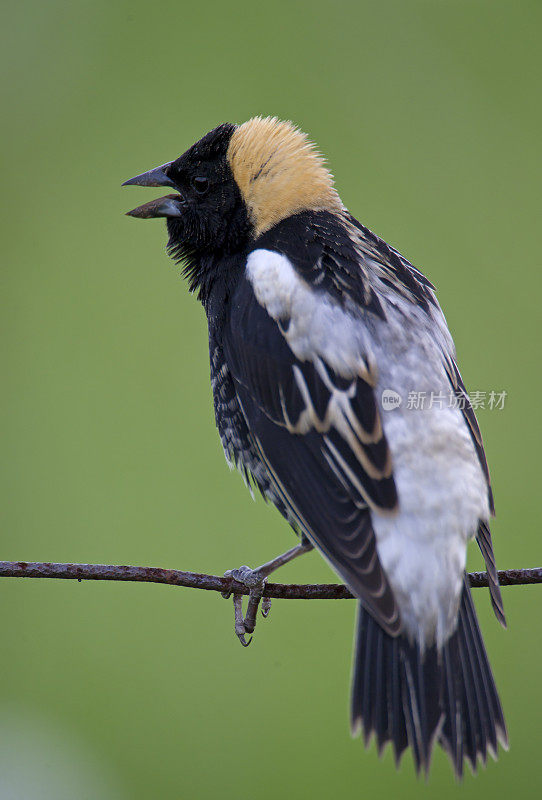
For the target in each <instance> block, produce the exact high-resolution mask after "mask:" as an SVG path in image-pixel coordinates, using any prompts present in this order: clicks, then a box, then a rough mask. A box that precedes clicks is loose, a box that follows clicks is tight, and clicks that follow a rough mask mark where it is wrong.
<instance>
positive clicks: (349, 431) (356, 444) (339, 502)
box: [223, 250, 400, 635]
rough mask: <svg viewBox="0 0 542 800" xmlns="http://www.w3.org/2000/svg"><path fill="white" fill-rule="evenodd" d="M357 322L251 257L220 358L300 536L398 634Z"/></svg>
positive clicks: (390, 500) (283, 265)
mask: <svg viewBox="0 0 542 800" xmlns="http://www.w3.org/2000/svg"><path fill="white" fill-rule="evenodd" d="M361 329H362V323H361V320H359V319H355V318H354V317H353V316H351V315H349V314H348V313H347V312H346V311H345V310H344V309H341V308H340V307H339V306H338V305H337V304H336V303H335V302H332V301H331V300H330V298H329V296H328V295H327V293H325V292H318V291H315V290H314V289H313V288H312V287H310V286H309V285H308V284H307V283H305V282H304V281H303V280H302V279H300V278H299V277H298V276H297V274H296V272H295V270H294V268H293V267H292V265H291V263H290V262H289V260H288V259H287V257H286V256H284V255H280V254H278V253H276V252H271V251H268V250H257V251H255V252H254V253H252V254H251V256H250V257H249V259H248V264H247V271H246V275H245V277H244V278H243V279H242V281H241V283H240V284H239V286H238V288H237V290H236V292H235V294H234V297H233V298H232V302H231V313H230V316H229V320H228V322H227V324H226V326H225V329H224V341H223V345H224V355H225V358H226V361H227V364H228V368H229V370H230V372H231V374H232V376H233V379H234V382H235V386H236V391H237V395H238V398H239V401H240V404H241V407H242V409H243V413H244V416H245V418H246V421H247V424H248V427H249V429H250V432H251V435H252V437H253V440H254V445H255V447H256V448H257V450H258V452H259V454H260V457H261V459H262V461H263V462H264V463H265V465H266V467H267V469H268V471H269V473H270V474H271V475H272V476H273V479H274V482H275V484H276V487H277V491H278V493H279V494H280V496H281V499H282V500H283V502H284V503H285V504H286V506H287V507H288V509H289V510H290V512H291V514H292V515H293V517H294V518H295V519H296V520H297V522H298V524H299V526H300V528H301V529H302V530H303V531H304V532H305V534H306V535H307V536H308V538H309V539H310V540H311V541H312V542H313V543H314V544H315V545H316V546H317V547H318V548H319V549H320V550H321V551H322V552H323V554H324V555H325V556H326V557H327V559H328V560H329V561H330V563H331V564H332V566H333V567H334V568H335V569H336V570H337V572H338V573H339V574H340V575H341V577H342V578H343V579H344V580H345V582H346V583H347V585H348V586H349V587H350V589H351V590H352V592H353V593H354V594H355V595H356V596H357V597H359V598H360V599H361V600H362V602H363V603H364V605H365V606H366V608H367V609H368V610H369V611H370V612H371V613H372V614H373V616H374V617H375V618H376V619H377V621H378V622H379V623H380V624H381V625H382V627H383V628H385V630H387V631H388V632H389V633H390V634H392V635H395V634H397V633H398V632H399V629H400V618H399V613H398V609H397V606H396V602H395V598H394V596H393V593H392V590H391V588H390V586H389V584H388V580H387V578H386V575H385V573H384V571H383V569H382V566H381V564H380V561H379V558H378V553H377V549H376V541H375V536H374V532H373V528H372V524H371V510H374V511H376V512H377V513H394V511H395V510H396V508H397V493H396V488H395V482H394V479H393V474H392V465H391V457H390V452H389V448H388V444H387V442H386V438H385V436H384V433H383V430H382V425H381V420H380V415H379V412H378V407H377V403H376V400H375V396H374V391H373V385H374V382H375V377H376V376H375V374H374V369H373V367H372V366H371V364H370V359H369V358H368V357H367V354H365V353H364V352H363V346H362V338H363V335H362V330H361Z"/></svg>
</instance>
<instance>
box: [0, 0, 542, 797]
mask: <svg viewBox="0 0 542 800" xmlns="http://www.w3.org/2000/svg"><path fill="white" fill-rule="evenodd" d="M265 6H266V7H265V9H264V4H248V3H240V2H236V0H230V2H229V3H216V4H213V3H205V4H203V3H201V4H195V3H183V2H174V3H169V2H156V0H155V2H153V3H148V2H140V0H130V2H114V3H111V2H105V0H88V1H87V2H84V1H82V0H78V1H76V2H73V1H72V2H58V1H55V0H51V2H48V3H42V2H37V0H34V2H24V1H23V2H19V3H18V4H15V3H11V4H10V5H9V7H7V6H6V7H5V9H4V15H3V18H4V23H3V26H2V32H1V34H0V36H1V37H2V39H3V41H2V45H1V48H0V54H1V55H0V58H1V59H2V62H3V63H2V95H3V97H2V108H3V111H4V113H3V124H2V130H1V133H0V137H1V154H2V162H3V164H2V175H3V182H4V188H3V191H2V201H1V202H2V214H1V217H0V226H1V230H2V252H3V259H2V261H3V264H2V278H3V281H2V282H3V291H2V311H1V322H2V328H3V335H2V354H3V359H2V384H3V385H2V392H1V401H2V407H3V408H2V416H1V419H2V425H3V428H4V430H3V433H2V441H3V452H4V458H3V462H4V475H3V479H2V493H3V497H2V500H1V510H2V539H1V554H0V557H1V558H3V559H26V560H54V561H80V562H102V563H131V564H143V565H154V566H166V567H178V568H184V569H192V570H196V571H208V572H214V573H222V572H223V571H224V570H226V569H228V568H231V567H235V566H238V565H239V564H243V563H249V564H251V565H256V564H258V563H260V562H261V561H263V560H266V559H267V558H269V557H270V556H272V555H275V554H276V553H278V552H279V551H281V550H282V549H285V548H287V547H289V546H291V545H292V544H293V539H292V535H291V533H290V531H289V529H288V527H287V526H286V525H285V524H284V523H283V522H282V520H281V518H280V517H279V515H278V514H277V513H276V512H275V511H274V510H273V509H270V508H268V507H266V506H265V504H263V503H262V502H257V503H253V502H252V501H251V500H250V497H249V495H248V493H247V491H246V489H245V488H244V486H243V484H242V482H241V480H240V479H239V477H238V476H237V475H235V474H230V473H229V472H228V470H227V469H226V466H225V463H224V458H223V456H222V453H221V448H220V444H219V440H218V436H217V434H216V431H215V429H214V424H213V419H212V405H211V396H210V388H209V378H208V371H209V368H208V360H207V343H206V326H205V320H204V316H203V313H202V310H201V308H200V307H199V306H198V304H197V303H196V301H195V300H194V298H192V297H190V296H189V295H188V293H187V291H186V287H185V286H184V285H183V283H182V281H181V279H180V276H179V270H178V268H176V267H175V266H173V265H172V263H171V262H170V261H169V260H168V258H167V257H166V255H165V252H164V245H165V230H164V225H163V223H161V222H153V223H152V224H150V223H149V224H142V223H141V222H139V221H134V220H132V219H128V218H126V217H124V216H123V212H124V211H126V210H127V209H129V208H132V207H133V206H135V205H137V204H139V203H140V202H143V201H144V200H148V199H149V195H148V194H147V193H146V192H145V193H144V191H143V190H133V189H122V190H121V188H120V184H121V182H122V181H123V180H125V179H127V178H129V177H131V176H132V175H134V174H137V173H139V172H142V171H143V170H145V169H148V168H150V167H153V166H155V165H157V164H161V163H163V162H164V161H167V160H170V159H172V158H175V157H176V156H177V155H179V154H180V153H181V152H183V151H184V150H185V149H186V148H187V147H188V146H189V145H190V144H192V142H193V141H195V140H196V139H197V138H199V137H200V136H201V135H202V134H203V133H205V132H206V131H207V130H209V129H210V128H212V127H214V126H215V125H217V124H218V123H220V122H223V121H226V120H228V121H236V122H241V121H243V120H245V119H247V118H249V117H250V116H252V115H255V114H275V115H278V116H279V117H282V118H289V119H293V120H295V121H296V122H297V123H298V124H299V125H300V126H301V127H302V128H303V129H304V130H306V131H307V132H308V133H309V134H310V135H311V137H312V138H313V139H314V140H316V142H317V143H318V144H319V146H320V147H321V149H322V151H323V152H324V153H325V154H326V155H327V157H328V159H329V162H330V164H331V167H332V170H333V172H334V174H335V176H336V181H337V185H338V188H339V191H340V193H341V195H342V197H343V200H344V201H345V203H346V204H347V206H348V207H349V208H350V210H351V211H352V212H353V213H354V214H355V215H356V216H358V217H359V218H360V219H361V220H362V221H363V222H365V223H366V224H367V225H369V227H371V228H372V229H373V230H375V232H377V233H379V234H380V235H381V236H383V237H384V238H386V239H387V240H388V241H389V242H390V243H391V244H393V245H395V246H396V247H398V248H399V249H400V250H401V251H402V252H403V253H404V254H405V255H406V256H407V257H408V258H410V259H411V260H412V261H413V262H414V263H415V264H416V265H419V266H420V268H422V269H423V270H424V271H425V272H426V273H427V274H428V276H429V277H430V278H431V280H433V281H434V282H435V283H436V285H437V288H438V290H439V298H440V301H441V303H442V305H443V307H444V310H445V312H446V314H447V317H448V321H449V323H450V327H451V329H452V331H453V333H454V336H455V340H456V344H457V349H458V354H459V360H460V365H461V368H462V371H463V375H464V378H465V381H466V383H467V386H468V387H469V388H470V389H471V390H479V391H491V390H492V389H494V390H506V391H507V392H508V399H507V403H506V406H505V409H504V410H503V411H489V410H486V411H480V412H479V419H480V423H481V427H482V431H483V434H484V437H485V442H486V448H487V453H488V458H489V462H490V465H491V469H492V475H493V482H494V488H495V496H496V505H497V513H498V516H497V519H496V521H495V523H494V526H493V530H494V538H495V547H496V553H497V557H498V562H499V565H500V566H501V567H523V566H537V565H540V564H541V563H542V555H541V547H540V535H539V529H538V528H539V524H540V523H539V519H540V515H539V511H538V508H539V507H538V498H539V493H540V492H539V483H538V480H539V478H538V474H539V469H538V459H539V453H540V449H541V442H540V423H539V406H540V397H541V391H542V387H541V384H540V367H539V352H538V351H539V336H540V334H539V331H540V315H539V295H540V289H541V280H540V272H539V261H540V256H539V252H540V244H539V229H540V223H539V219H538V217H539V213H540V177H541V176H540V169H539V157H540V122H541V119H540V117H541V112H540V102H539V90H540V47H539V32H540V25H541V22H542V14H541V5H540V3H538V2H532V3H531V2H520V3H513V2H506V3H503V2H495V0H492V2H471V1H467V0H458V1H457V2H451V0H450V2H444V0H442V1H441V2H438V0H434V1H433V2H418V1H417V0H395V2H391V1H390V2H373V3H367V2H359V0H358V1H357V2H345V1H344V2H343V1H341V0H337V1H336V2H334V3H327V2H323V1H322V0H311V1H310V2H307V1H306V2H296V1H295V0H294V1H293V2H292V0H290V2H274V3H272V4H265ZM470 565H471V567H472V568H481V558H480V556H479V555H478V553H477V551H476V550H475V547H474V546H473V547H472V549H471V554H470ZM281 580H285V581H288V580H299V581H318V580H324V581H326V580H333V575H332V574H331V572H330V571H329V570H328V568H327V566H326V565H325V564H324V562H323V561H322V560H321V559H320V558H319V557H318V555H316V554H311V555H309V556H306V557H305V558H304V559H303V560H302V561H300V562H298V563H295V564H293V565H291V566H290V567H288V568H286V569H285V570H284V572H283V573H282V575H281ZM475 597H476V603H477V607H478V609H479V613H480V618H481V623H482V627H483V630H484V634H485V639H486V643H487V646H488V650H489V653H490V656H491V661H492V664H493V666H494V671H495V673H496V678H497V682H498V685H499V687H500V691H501V694H502V700H503V704H504V707H505V711H506V714H507V719H508V723H509V730H510V740H511V751H510V753H509V754H503V755H502V757H501V759H500V760H499V762H498V763H497V764H494V763H490V765H489V767H488V769H487V770H486V771H485V772H484V771H482V773H481V774H480V775H479V776H478V777H477V778H476V779H473V778H472V777H471V776H470V774H469V775H467V777H466V779H465V781H464V783H463V785H462V786H461V787H460V786H459V785H458V784H456V783H455V781H454V779H453V777H452V774H451V769H450V768H449V765H448V763H447V760H446V759H445V757H444V756H443V755H442V753H440V752H438V753H436V755H435V758H434V763H433V770H432V774H431V779H430V781H429V783H427V784H426V783H424V782H423V781H416V779H415V778H414V776H413V769H412V764H411V760H410V757H409V756H407V757H406V758H405V759H404V761H403V764H402V766H401V769H400V771H399V772H396V771H395V769H394V766H393V760H392V758H391V754H390V753H389V752H388V753H386V755H385V757H384V759H383V761H382V762H379V760H378V758H377V756H376V754H375V751H374V748H371V749H370V751H368V752H365V751H364V749H363V747H362V744H361V743H360V741H359V740H352V739H351V738H350V736H349V731H348V714H347V707H348V696H349V672H350V659H351V642H352V626H353V616H354V604H353V603H349V602H336V603H333V602H313V603H302V602H295V603H294V602H290V603H288V602H286V601H283V602H278V601H275V603H274V605H273V609H272V612H271V616H270V618H269V619H268V620H267V621H266V622H260V624H259V627H258V629H257V632H256V638H255V641H254V642H253V644H252V646H251V647H250V648H249V649H248V650H244V649H242V648H241V647H240V646H239V644H238V643H237V641H236V639H235V638H234V635H233V619H232V617H233V615H232V608H231V605H230V603H226V602H224V601H223V600H222V599H221V598H220V597H219V596H218V595H215V594H212V593H204V592H196V591H191V590H175V589H172V588H169V587H159V586H151V585H143V584H141V585H139V584H133V585H130V584H111V583H110V584H107V583H102V584H100V583H91V582H86V583H85V582H83V583H81V584H77V583H74V582H61V581H57V582H55V581H23V580H9V581H8V580H4V581H2V582H1V584H0V602H1V608H2V648H1V656H0V797H1V798H2V800H11V798H19V797H20V798H25V800H26V799H27V798H31V800H33V799H34V798H56V799H57V800H58V799H59V798H64V797H70V798H74V797H77V798H79V797H81V798H105V799H106V800H108V798H119V799H120V798H122V799H123V800H124V799H125V798H134V799H135V800H138V799H139V798H149V797H166V796H167V797H181V796H191V797H198V798H199V797H201V798H207V797H215V796H220V797H221V798H224V800H227V799H228V798H241V800H243V799H244V798H249V797H257V798H276V797H281V796H287V797H294V796H295V797H298V798H320V797H327V796H330V795H333V796H337V795H342V794H346V793H348V795H349V796H354V797H361V796H369V794H370V793H371V794H374V793H378V795H379V796H398V795H399V793H400V794H401V797H405V798H407V797H425V796H436V794H437V792H438V796H439V797H441V798H447V797H452V796H455V795H458V794H459V793H461V795H462V796H463V797H477V798H479V797H485V796H489V795H490V793H491V794H492V796H495V794H496V793H497V795H500V796H505V795H508V794H511V793H512V792H513V793H515V794H516V795H518V796H519V795H520V794H522V793H526V792H528V791H529V792H530V791H533V789H534V786H535V783H536V781H538V778H539V761H540V754H539V749H540V735H539V727H540V726H539V717H540V713H539V712H540V703H541V700H542V690H541V685H540V665H539V664H540V659H541V656H542V646H541V644H540V609H541V601H542V587H537V586H534V587H524V588H514V589H504V599H505V604H506V611H507V615H508V621H509V629H508V630H507V631H502V630H501V629H499V627H498V625H497V623H496V621H495V620H494V618H493V617H492V613H491V611H490V606H489V601H488V597H487V594H486V593H485V592H482V591H478V592H476V595H475ZM74 787H76V788H74Z"/></svg>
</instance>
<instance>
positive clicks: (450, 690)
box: [352, 579, 508, 777]
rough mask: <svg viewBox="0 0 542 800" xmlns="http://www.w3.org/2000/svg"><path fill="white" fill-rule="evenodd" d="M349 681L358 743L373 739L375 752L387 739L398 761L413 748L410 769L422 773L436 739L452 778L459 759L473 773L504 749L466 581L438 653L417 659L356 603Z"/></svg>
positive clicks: (412, 647)
mask: <svg viewBox="0 0 542 800" xmlns="http://www.w3.org/2000/svg"><path fill="white" fill-rule="evenodd" d="M357 626H358V628H357V644H356V656H355V663H354V674H353V685H352V731H353V732H354V733H357V732H358V731H359V729H360V727H361V726H363V735H364V740H365V744H366V745H368V744H369V742H370V740H371V737H372V736H373V735H374V736H375V738H376V743H377V748H378V752H379V754H380V753H381V752H382V750H383V749H384V746H385V745H386V743H387V742H392V744H393V748H394V752H395V761H396V763H397V764H399V761H400V759H401V755H402V753H403V752H404V750H406V748H407V747H409V746H410V747H411V748H412V755H413V758H414V764H415V767H416V772H417V773H419V772H420V770H424V772H425V773H426V774H427V772H428V770H429V764H430V761H431V752H432V749H433V744H434V742H435V740H437V741H438V742H439V743H440V744H441V745H442V747H443V748H444V750H445V751H446V752H447V753H448V755H449V756H450V759H451V761H452V764H453V766H454V770H455V772H456V775H457V776H458V777H461V776H462V775H463V761H464V759H467V760H468V761H469V762H470V765H471V767H472V770H473V772H476V768H477V763H478V760H481V761H482V763H484V764H485V763H486V760H487V754H488V753H490V754H491V755H492V756H493V757H494V758H496V756H497V742H500V743H501V745H502V746H503V747H505V748H507V747H508V737H507V733H506V724H505V721H504V716H503V713H502V709H501V704H500V701H499V696H498V694H497V689H496V688H495V682H494V680H493V675H492V674H491V667H490V666H489V661H488V659H487V655H486V651H485V647H484V643H483V641H482V635H481V633H480V628H479V627H478V621H477V619H476V613H475V611H474V605H473V602H472V598H471V595H470V590H469V587H468V584H467V580H466V579H465V583H464V587H463V594H462V596H461V604H460V609H459V618H458V625H457V629H456V631H455V632H454V634H453V635H452V636H451V637H450V639H448V641H447V642H446V644H445V645H444V646H443V647H442V649H441V650H440V651H437V648H436V646H432V647H431V648H429V649H427V650H426V651H425V653H424V655H423V656H422V655H421V654H420V650H419V648H418V645H417V644H415V643H411V642H410V641H409V640H408V639H407V637H406V636H398V637H397V638H393V637H392V636H390V635H389V634H387V633H385V632H384V631H383V630H382V628H381V627H380V626H379V625H378V623H377V622H375V620H374V619H373V617H372V616H371V615H370V614H369V613H368V612H367V611H365V610H364V609H363V608H362V606H361V605H360V606H359V608H358V623H357Z"/></svg>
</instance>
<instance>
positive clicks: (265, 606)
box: [262, 597, 271, 619]
mask: <svg viewBox="0 0 542 800" xmlns="http://www.w3.org/2000/svg"><path fill="white" fill-rule="evenodd" d="M270 611H271V598H270V597H262V617H263V618H264V619H267V617H268V616H269V612H270Z"/></svg>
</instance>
